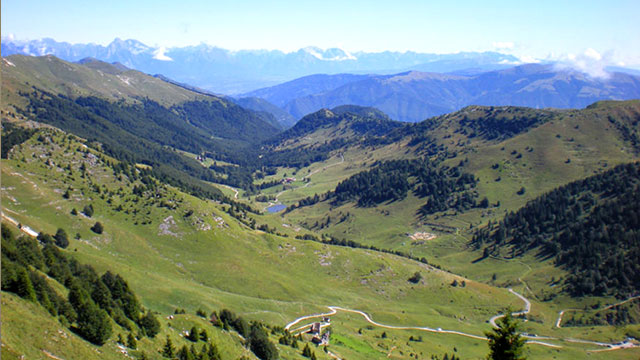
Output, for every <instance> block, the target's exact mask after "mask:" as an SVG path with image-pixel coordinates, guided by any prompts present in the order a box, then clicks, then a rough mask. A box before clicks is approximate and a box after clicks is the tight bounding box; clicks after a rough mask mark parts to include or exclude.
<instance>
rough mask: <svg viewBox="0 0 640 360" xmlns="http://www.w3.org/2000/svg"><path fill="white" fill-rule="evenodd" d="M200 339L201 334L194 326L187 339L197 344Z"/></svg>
mask: <svg viewBox="0 0 640 360" xmlns="http://www.w3.org/2000/svg"><path fill="white" fill-rule="evenodd" d="M199 337H200V333H199V332H198V328H197V327H196V326H195V325H194V326H193V327H192V328H191V330H190V331H189V335H187V339H189V340H191V341H193V342H197V341H198V338H199Z"/></svg>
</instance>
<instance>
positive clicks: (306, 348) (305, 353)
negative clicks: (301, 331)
mask: <svg viewBox="0 0 640 360" xmlns="http://www.w3.org/2000/svg"><path fill="white" fill-rule="evenodd" d="M302 356H304V357H311V349H310V348H309V344H306V345H305V346H304V349H302Z"/></svg>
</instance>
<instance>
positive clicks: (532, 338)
mask: <svg viewBox="0 0 640 360" xmlns="http://www.w3.org/2000/svg"><path fill="white" fill-rule="evenodd" d="M509 292H511V293H512V294H514V295H515V296H517V297H518V298H520V299H521V300H522V301H523V302H524V304H525V308H524V310H521V311H517V312H513V313H512V315H513V316H520V315H525V314H528V313H529V312H530V311H531V302H530V301H529V299H527V298H525V297H524V296H522V295H521V294H519V293H517V292H515V291H514V290H513V289H509ZM636 298H640V296H639V297H636ZM631 300H632V299H627V300H625V302H626V301H631ZM615 305H619V304H614V305H611V307H613V306H615ZM327 307H328V308H329V310H331V311H330V312H327V313H320V314H313V315H306V316H301V317H299V318H297V319H295V320H293V321H292V322H290V323H288V324H287V325H286V326H285V330H287V331H289V329H291V327H292V326H294V325H296V324H298V323H300V322H302V321H305V320H310V319H314V318H319V317H329V316H332V315H335V314H337V313H338V311H344V312H349V313H354V314H358V315H361V316H362V317H364V319H365V320H366V321H367V322H368V323H369V324H371V325H374V326H377V327H381V328H384V329H393V330H419V331H426V332H432V333H440V334H452V335H459V336H464V337H468V338H472V339H477V340H485V341H486V340H487V338H486V337H485V336H480V335H474V334H469V333H465V332H462V331H456V330H444V329H442V328H437V329H435V328H431V327H426V326H395V325H385V324H381V323H379V322H376V321H374V320H373V319H372V318H371V317H370V316H369V314H367V313H365V312H363V311H360V310H353V309H345V308H343V307H340V306H327ZM504 316H505V315H504V314H499V315H496V316H494V317H492V318H491V319H490V320H489V322H490V323H491V325H492V326H493V327H497V325H496V323H495V321H496V320H497V319H499V318H501V317H504ZM310 326H311V324H307V325H303V326H300V327H298V328H296V329H295V330H293V331H292V332H298V331H301V330H304V329H306V328H308V327H310ZM327 326H328V325H327ZM522 337H523V338H525V339H527V340H526V343H527V344H532V345H541V346H546V347H551V348H556V349H559V348H562V346H561V345H556V344H551V343H548V342H543V341H541V340H556V341H566V342H571V343H581V344H591V345H597V346H601V347H606V348H607V349H597V350H586V351H588V352H597V351H611V350H619V349H625V348H630V347H637V345H636V344H634V343H631V342H629V341H624V342H620V343H605V342H598V341H591V340H581V339H572V338H568V339H562V338H556V337H548V336H539V335H536V334H523V335H522Z"/></svg>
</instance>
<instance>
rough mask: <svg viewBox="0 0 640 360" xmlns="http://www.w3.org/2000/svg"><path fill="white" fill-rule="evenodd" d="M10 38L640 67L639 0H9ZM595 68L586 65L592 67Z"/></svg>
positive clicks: (5, 31) (5, 14)
mask: <svg viewBox="0 0 640 360" xmlns="http://www.w3.org/2000/svg"><path fill="white" fill-rule="evenodd" d="M1 7H2V12H1V17H2V19H1V20H2V22H1V31H2V37H3V38H5V39H6V38H14V39H18V40H34V39H40V38H45V37H49V38H53V39H55V40H56V41H66V42H70V43H89V42H93V43H97V44H102V45H106V44H108V43H110V42H111V41H113V40H114V39H115V38H116V37H118V38H121V39H136V40H139V41H141V42H143V43H145V44H147V45H150V46H163V47H174V46H186V45H197V44H200V43H206V44H209V45H214V46H218V47H221V48H225V49H230V50H240V49H279V50H283V51H286V52H290V51H295V50H297V49H300V48H304V47H307V46H317V47H320V48H324V49H326V48H332V47H339V48H342V49H344V50H347V51H351V52H357V51H367V52H380V51H386V50H389V51H409V50H410V51H415V52H424V53H456V52H461V51H499V52H503V53H509V54H513V55H516V56H519V57H520V58H521V59H523V60H525V61H526V60H535V59H549V60H566V61H573V62H576V61H578V62H579V61H582V62H587V63H588V62H593V61H596V62H606V63H608V64H610V65H621V66H631V67H640V21H638V18H639V15H640V1H638V0H608V1H600V0H581V1H563V0H554V1H547V0H536V1H529V2H526V3H525V2H523V1H512V0H511V1H502V0H484V1H464V0H459V1H453V0H452V1H429V0H421V1H420V0H387V1H379V0H366V1H360V0H356V1H351V0H323V1H315V0H312V1H305V0H281V1H265V0H245V1H242V0H226V1H217V0H208V1H207V0H198V1H196V0H180V1H176V0H174V1H164V0H125V1H123V0H111V1H91V0H57V1H51V0H3V1H2V2H1ZM586 66H588V64H587V65H586Z"/></svg>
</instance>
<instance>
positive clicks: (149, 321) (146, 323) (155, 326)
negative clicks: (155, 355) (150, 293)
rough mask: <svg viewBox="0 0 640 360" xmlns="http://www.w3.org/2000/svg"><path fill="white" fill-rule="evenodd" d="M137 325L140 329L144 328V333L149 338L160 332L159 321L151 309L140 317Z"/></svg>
mask: <svg viewBox="0 0 640 360" xmlns="http://www.w3.org/2000/svg"><path fill="white" fill-rule="evenodd" d="M139 325H140V327H141V328H142V330H144V333H145V335H146V336H148V337H150V338H153V337H155V336H156V334H158V333H159V332H160V322H159V321H158V319H156V317H155V316H154V315H153V313H151V311H147V313H146V314H145V315H144V316H143V317H141V318H140V322H139Z"/></svg>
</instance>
